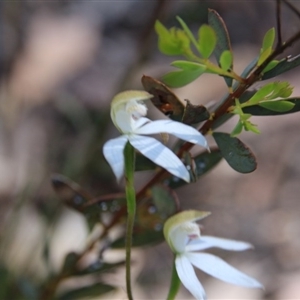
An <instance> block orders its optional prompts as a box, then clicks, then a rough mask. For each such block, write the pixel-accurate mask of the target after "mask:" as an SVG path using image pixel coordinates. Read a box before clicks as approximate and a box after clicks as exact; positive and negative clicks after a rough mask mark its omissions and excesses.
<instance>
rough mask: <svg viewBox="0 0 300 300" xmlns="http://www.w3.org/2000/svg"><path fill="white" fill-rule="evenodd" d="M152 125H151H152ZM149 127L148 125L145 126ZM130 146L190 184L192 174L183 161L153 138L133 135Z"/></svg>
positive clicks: (130, 137) (130, 138)
mask: <svg viewBox="0 0 300 300" xmlns="http://www.w3.org/2000/svg"><path fill="white" fill-rule="evenodd" d="M150 124H151V123H150ZM145 126H147V125H145ZM128 138H129V142H130V144H131V145H132V146H133V147H134V148H136V149H137V150H139V151H140V152H141V153H142V154H143V155H145V156H146V157H147V158H149V159H150V160H152V161H153V162H154V163H155V164H157V165H159V166H161V167H163V168H164V169H166V170H167V171H168V172H170V173H171V174H173V175H175V176H177V177H179V178H181V179H183V180H185V181H187V182H189V181H190V174H189V172H188V171H187V169H186V167H185V166H184V164H183V163H182V161H181V160H180V159H179V158H178V157H177V156H176V155H175V154H174V153H173V152H172V151H171V150H170V149H169V148H167V147H166V146H164V145H163V144H162V143H160V142H159V141H158V140H156V139H154V138H152V137H146V136H138V135H131V136H129V137H128Z"/></svg>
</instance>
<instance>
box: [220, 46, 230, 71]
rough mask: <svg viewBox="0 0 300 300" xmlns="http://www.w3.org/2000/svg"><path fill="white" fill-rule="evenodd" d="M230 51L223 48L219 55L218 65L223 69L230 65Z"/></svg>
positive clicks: (225, 69)
mask: <svg viewBox="0 0 300 300" xmlns="http://www.w3.org/2000/svg"><path fill="white" fill-rule="evenodd" d="M232 59H233V58H232V53H231V52H230V51H229V50H225V51H224V52H223V53H222V54H221V57H220V61H219V63H220V66H221V68H222V69H223V70H224V71H229V70H230V68H231V66H232Z"/></svg>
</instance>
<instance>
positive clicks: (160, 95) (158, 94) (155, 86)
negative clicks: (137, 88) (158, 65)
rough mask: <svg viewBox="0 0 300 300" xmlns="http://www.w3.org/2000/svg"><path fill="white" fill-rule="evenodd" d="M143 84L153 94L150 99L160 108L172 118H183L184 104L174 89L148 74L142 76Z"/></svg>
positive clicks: (176, 119) (178, 119)
mask: <svg viewBox="0 0 300 300" xmlns="http://www.w3.org/2000/svg"><path fill="white" fill-rule="evenodd" d="M142 84H143V87H144V89H145V90H146V91H147V92H148V93H150V94H151V95H153V97H152V98H151V99H150V101H151V102H152V104H153V105H154V106H155V107H156V108H157V109H158V110H160V111H161V112H162V113H163V114H165V115H167V116H168V117H169V118H170V119H172V120H175V121H181V120H182V116H183V113H184V105H183V103H182V102H181V101H180V99H179V98H178V97H177V96H176V95H175V94H174V92H173V91H171V90H170V89H169V88H168V87H167V86H166V85H165V84H163V83H162V82H160V81H159V80H157V79H154V78H152V77H150V76H146V75H143V77H142Z"/></svg>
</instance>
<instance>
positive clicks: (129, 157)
mask: <svg viewBox="0 0 300 300" xmlns="http://www.w3.org/2000/svg"><path fill="white" fill-rule="evenodd" d="M124 158H125V159H124V160H125V181H126V187H125V192H126V202H127V225H126V243H125V247H126V289H127V296H128V299H129V300H133V296H132V289H131V264H130V261H131V245H132V234H133V225H134V219H135V212H136V201H135V189H134V166H135V151H134V148H133V147H132V146H131V145H130V143H127V144H126V146H125V148H124Z"/></svg>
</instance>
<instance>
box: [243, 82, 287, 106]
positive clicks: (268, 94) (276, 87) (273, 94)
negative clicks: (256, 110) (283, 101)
mask: <svg viewBox="0 0 300 300" xmlns="http://www.w3.org/2000/svg"><path fill="white" fill-rule="evenodd" d="M292 92H293V87H291V86H290V84H289V83H288V82H287V81H282V82H270V83H268V84H266V85H264V86H262V87H261V88H260V89H259V90H258V91H257V92H256V93H255V94H254V96H253V97H251V98H250V99H249V101H248V104H251V105H253V104H257V103H259V102H260V101H264V100H273V99H276V98H279V97H289V96H290V95H291V94H292Z"/></svg>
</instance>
